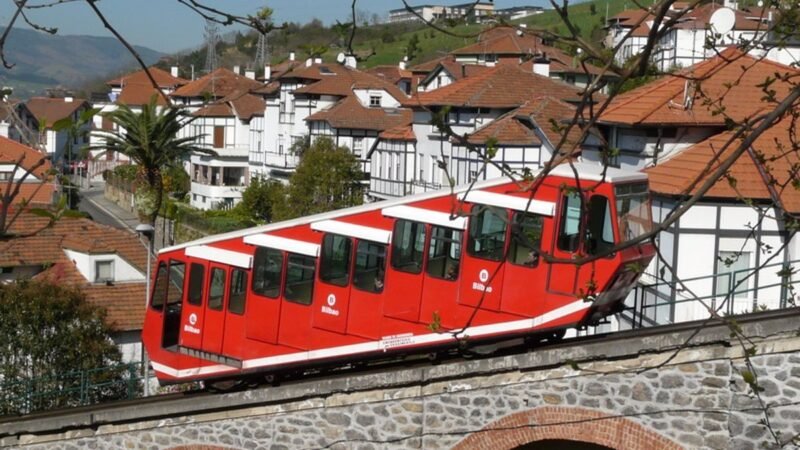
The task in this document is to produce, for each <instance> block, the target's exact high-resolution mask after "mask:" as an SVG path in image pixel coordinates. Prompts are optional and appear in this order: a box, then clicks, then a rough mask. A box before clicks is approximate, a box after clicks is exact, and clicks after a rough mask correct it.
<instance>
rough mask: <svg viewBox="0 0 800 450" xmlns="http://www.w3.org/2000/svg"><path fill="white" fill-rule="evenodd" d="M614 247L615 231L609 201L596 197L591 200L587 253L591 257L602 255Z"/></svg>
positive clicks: (587, 225) (587, 229)
mask: <svg viewBox="0 0 800 450" xmlns="http://www.w3.org/2000/svg"><path fill="white" fill-rule="evenodd" d="M613 246H614V229H613V225H612V222H611V207H610V205H609V203H608V199H607V198H605V197H604V196H602V195H594V196H592V198H591V200H589V221H588V223H587V224H586V251H587V252H588V253H589V254H590V255H596V254H599V253H602V252H604V251H606V250H608V249H610V248H612V247H613Z"/></svg>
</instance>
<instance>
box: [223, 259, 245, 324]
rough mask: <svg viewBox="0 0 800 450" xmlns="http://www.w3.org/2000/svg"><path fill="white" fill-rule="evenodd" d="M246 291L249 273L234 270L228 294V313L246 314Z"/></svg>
mask: <svg viewBox="0 0 800 450" xmlns="http://www.w3.org/2000/svg"><path fill="white" fill-rule="evenodd" d="M246 291H247V272H245V271H244V270H242V269H233V272H232V273H231V287H230V292H229V294H228V311H230V312H232V313H234V314H244V307H245V295H246Z"/></svg>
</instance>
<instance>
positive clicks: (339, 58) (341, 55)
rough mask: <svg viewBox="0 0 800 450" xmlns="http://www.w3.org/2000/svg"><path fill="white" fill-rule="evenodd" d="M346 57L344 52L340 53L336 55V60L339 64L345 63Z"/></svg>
mask: <svg viewBox="0 0 800 450" xmlns="http://www.w3.org/2000/svg"><path fill="white" fill-rule="evenodd" d="M344 59H345V56H344V53H339V54H338V55H336V62H338V63H339V64H344Z"/></svg>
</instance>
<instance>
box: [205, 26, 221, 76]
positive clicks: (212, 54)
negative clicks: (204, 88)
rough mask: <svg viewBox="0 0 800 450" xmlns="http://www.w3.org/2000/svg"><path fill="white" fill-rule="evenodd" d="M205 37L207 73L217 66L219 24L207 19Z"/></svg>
mask: <svg viewBox="0 0 800 450" xmlns="http://www.w3.org/2000/svg"><path fill="white" fill-rule="evenodd" d="M205 38H206V65H205V67H204V69H205V71H206V73H211V72H213V71H214V69H216V68H217V42H219V35H218V34H217V24H216V23H214V22H212V21H210V20H208V19H206V28H205Z"/></svg>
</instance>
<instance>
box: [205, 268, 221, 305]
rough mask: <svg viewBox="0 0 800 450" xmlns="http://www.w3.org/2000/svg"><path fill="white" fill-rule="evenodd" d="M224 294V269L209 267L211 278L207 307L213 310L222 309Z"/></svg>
mask: <svg viewBox="0 0 800 450" xmlns="http://www.w3.org/2000/svg"><path fill="white" fill-rule="evenodd" d="M224 296H225V271H224V270H222V269H220V268H218V267H214V268H212V269H211V280H210V281H209V288H208V307H209V309H213V310H214V311H222V298H223V297H224Z"/></svg>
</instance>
